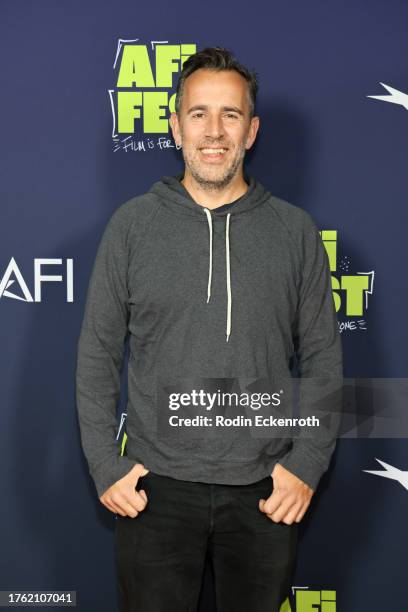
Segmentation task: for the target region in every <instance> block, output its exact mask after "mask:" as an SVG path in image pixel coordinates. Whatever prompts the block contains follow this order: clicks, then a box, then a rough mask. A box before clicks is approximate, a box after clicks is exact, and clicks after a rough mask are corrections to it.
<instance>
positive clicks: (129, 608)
mask: <svg viewBox="0 0 408 612" xmlns="http://www.w3.org/2000/svg"><path fill="white" fill-rule="evenodd" d="M272 488H273V481H272V478H271V477H270V476H268V477H267V478H264V479H262V480H260V481H258V482H255V483H253V484H250V485H219V484H205V483H200V482H187V481H183V480H175V479H173V478H169V477H166V476H160V475H158V474H154V473H152V472H149V473H148V474H147V475H146V476H144V477H142V478H140V479H139V482H138V486H137V489H138V490H140V489H144V490H145V491H146V494H147V497H148V500H149V501H148V504H147V506H146V508H145V509H144V510H143V511H142V512H141V513H139V515H138V516H137V517H136V518H131V517H129V516H121V515H117V520H116V527H115V558H116V570H117V578H118V587H119V593H120V595H121V598H122V606H123V607H122V610H121V612H196V611H197V605H198V600H199V595H200V589H201V581H202V576H203V571H204V562H205V558H206V552H207V549H208V551H209V554H210V557H211V561H212V566H213V570H214V577H215V592H216V600H217V612H258V611H259V612H261V611H262V612H278V611H279V608H280V605H281V604H282V602H283V601H284V600H285V599H286V597H287V596H288V594H289V589H290V581H291V574H292V570H293V566H294V561H295V556H296V547H297V532H298V524H297V523H293V524H292V525H285V524H284V523H274V522H273V521H272V520H271V519H269V518H268V517H267V516H266V515H265V514H263V513H262V512H260V510H259V508H258V500H259V499H260V498H263V499H266V498H267V497H269V495H270V494H271V492H272Z"/></svg>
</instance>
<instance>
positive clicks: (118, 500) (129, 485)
mask: <svg viewBox="0 0 408 612" xmlns="http://www.w3.org/2000/svg"><path fill="white" fill-rule="evenodd" d="M148 472H149V470H147V469H146V468H145V467H144V465H142V464H141V463H137V464H136V465H134V466H133V468H132V469H131V470H130V472H128V473H127V474H126V475H125V476H124V477H123V478H121V479H120V480H118V481H117V482H115V483H114V484H113V485H112V486H111V487H109V489H106V491H105V492H104V493H103V495H101V497H100V498H99V500H100V501H101V502H102V504H103V505H104V506H106V508H107V509H108V510H110V511H111V512H114V513H115V514H120V515H121V516H131V517H132V518H135V517H136V516H137V515H138V514H139V512H142V510H144V509H145V507H146V504H147V495H146V492H145V491H144V490H143V489H142V490H141V491H136V485H137V482H138V480H139V478H140V476H146V474H148Z"/></svg>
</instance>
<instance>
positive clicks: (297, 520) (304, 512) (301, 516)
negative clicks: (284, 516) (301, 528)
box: [295, 503, 310, 523]
mask: <svg viewBox="0 0 408 612" xmlns="http://www.w3.org/2000/svg"><path fill="white" fill-rule="evenodd" d="M309 505H310V504H309V503H305V504H303V506H302V507H301V509H300V512H299V513H298V515H297V516H296V518H295V521H296V523H300V521H301V520H302V518H303V517H304V515H305V514H306V510H307V509H308V507H309Z"/></svg>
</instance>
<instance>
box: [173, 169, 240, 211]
mask: <svg viewBox="0 0 408 612" xmlns="http://www.w3.org/2000/svg"><path fill="white" fill-rule="evenodd" d="M181 183H182V185H184V187H185V188H186V189H187V191H188V192H189V194H190V195H191V197H192V198H193V200H194V201H195V202H196V203H197V204H199V205H200V206H204V207H205V208H209V209H214V208H218V207H219V206H223V204H229V203H230V202H234V200H237V199H238V198H240V197H241V196H243V195H244V193H245V192H246V191H247V190H248V184H247V183H246V182H245V181H244V177H243V175H242V173H241V175H240V176H237V177H235V178H234V179H233V180H232V181H231V182H230V183H229V185H227V186H226V187H225V188H224V189H220V190H219V189H214V190H207V189H203V188H202V186H201V185H200V184H199V183H197V182H196V181H195V180H194V179H193V177H192V176H191V174H190V173H189V172H187V171H185V173H184V178H183V179H182V181H181Z"/></svg>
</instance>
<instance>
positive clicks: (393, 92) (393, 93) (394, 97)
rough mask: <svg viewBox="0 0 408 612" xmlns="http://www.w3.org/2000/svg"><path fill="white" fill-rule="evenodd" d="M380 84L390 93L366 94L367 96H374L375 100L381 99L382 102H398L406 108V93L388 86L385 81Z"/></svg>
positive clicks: (407, 96) (407, 105)
mask: <svg viewBox="0 0 408 612" xmlns="http://www.w3.org/2000/svg"><path fill="white" fill-rule="evenodd" d="M380 84H381V85H382V86H383V87H384V88H385V89H386V90H387V91H389V92H390V95H387V96H367V98H374V99H375V100H382V101H383V102H392V103H393V104H399V105H400V106H403V107H404V108H405V110H408V94H406V93H404V92H403V91H399V90H398V89H394V87H390V86H389V85H386V84H385V83H381V82H380Z"/></svg>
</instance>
